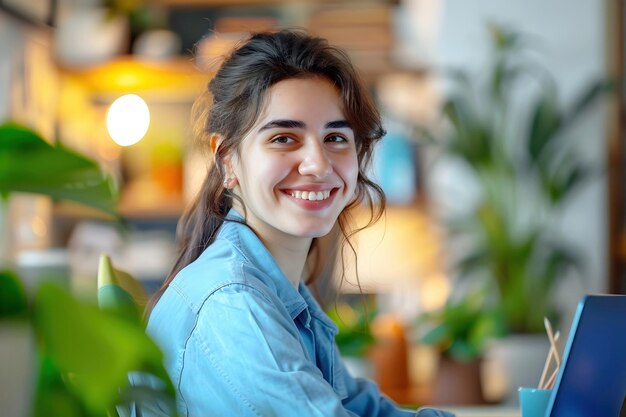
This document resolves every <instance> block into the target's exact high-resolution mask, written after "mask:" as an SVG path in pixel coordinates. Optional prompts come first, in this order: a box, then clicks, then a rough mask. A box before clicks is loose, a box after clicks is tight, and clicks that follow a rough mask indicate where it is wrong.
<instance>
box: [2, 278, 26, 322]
mask: <svg viewBox="0 0 626 417" xmlns="http://www.w3.org/2000/svg"><path fill="white" fill-rule="evenodd" d="M27 312H28V302H27V300H26V291H25V290H24V286H23V285H22V282H21V281H20V279H19V277H18V276H17V275H16V274H15V273H14V272H13V271H9V270H6V269H5V270H0V319H7V318H25V317H26V314H27Z"/></svg>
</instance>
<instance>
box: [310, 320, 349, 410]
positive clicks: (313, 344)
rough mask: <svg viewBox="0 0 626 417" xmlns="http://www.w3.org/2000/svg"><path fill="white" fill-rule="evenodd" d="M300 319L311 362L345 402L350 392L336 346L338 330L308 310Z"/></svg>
mask: <svg viewBox="0 0 626 417" xmlns="http://www.w3.org/2000/svg"><path fill="white" fill-rule="evenodd" d="M300 317H301V319H302V321H301V323H300V324H301V325H302V326H303V327H304V329H303V330H302V331H301V335H302V336H303V339H304V340H305V345H306V350H307V352H308V353H309V358H310V360H311V361H312V362H314V363H315V365H316V366H317V368H318V369H319V370H320V371H321V372H322V376H323V377H324V379H325V380H326V381H327V382H328V383H329V384H330V385H331V386H332V387H333V389H334V390H335V392H336V393H337V396H338V397H339V398H340V399H342V400H343V399H344V398H346V397H347V396H348V390H347V387H346V383H345V375H344V368H343V366H342V365H341V357H340V355H339V351H338V350H337V348H336V346H335V334H336V329H333V328H331V327H329V326H328V325H327V324H325V323H324V322H322V321H321V320H319V319H317V318H316V317H315V316H311V315H310V314H309V312H308V311H306V310H305V311H303V313H302V314H301V315H300Z"/></svg>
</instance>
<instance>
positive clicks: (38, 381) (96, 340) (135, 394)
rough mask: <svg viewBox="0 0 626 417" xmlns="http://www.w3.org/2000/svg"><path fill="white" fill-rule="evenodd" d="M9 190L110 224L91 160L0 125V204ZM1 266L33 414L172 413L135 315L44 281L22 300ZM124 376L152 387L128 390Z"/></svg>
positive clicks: (108, 202)
mask: <svg viewBox="0 0 626 417" xmlns="http://www.w3.org/2000/svg"><path fill="white" fill-rule="evenodd" d="M13 192H28V193H36V194H42V195H46V196H50V197H52V198H55V199H66V200H73V201H76V202H79V203H82V204H85V205H88V206H91V207H94V208H96V209H98V210H100V211H103V212H105V213H107V214H109V215H111V216H112V218H117V215H116V211H115V205H116V196H117V193H116V190H115V187H114V184H113V181H112V179H111V178H110V177H108V176H106V175H104V174H103V172H102V171H101V169H100V168H99V167H98V165H97V164H96V163H95V162H94V161H92V160H90V159H88V158H86V157H84V156H82V155H80V154H77V153H75V152H73V151H71V150H69V149H66V148H64V147H63V146H61V145H51V144H49V143H48V142H46V141H45V140H44V139H43V138H41V137H40V136H39V135H38V134H37V133H36V132H34V131H33V130H31V129H28V128H26V127H24V126H20V125H17V124H13V123H7V124H3V125H0V198H1V199H2V200H3V201H5V202H6V201H7V200H8V199H9V197H10V195H11V194H12V193H13ZM0 259H2V258H0ZM8 268H9V266H8V265H1V264H0V325H2V324H11V326H14V325H23V326H25V327H26V328H28V329H30V332H31V334H33V335H34V338H35V345H36V348H35V351H36V357H35V358H33V360H36V361H37V364H36V366H35V369H36V372H35V381H33V384H34V385H36V387H35V390H34V398H33V407H32V410H31V411H32V415H34V416H37V417H39V416H42V417H43V416H52V417H54V416H63V417H74V416H76V417H79V416H80V417H106V416H110V415H115V413H116V407H118V406H124V405H127V406H128V405H129V404H130V403H131V402H135V403H143V404H151V405H153V404H156V403H164V404H165V405H164V407H165V408H166V409H169V412H170V415H172V414H174V413H175V412H174V410H173V408H174V407H173V399H174V389H173V386H172V384H171V381H170V380H169V378H168V376H167V374H166V372H165V370H164V367H163V365H162V355H161V352H160V351H159V349H158V347H157V346H156V345H155V344H154V342H153V341H152V340H151V339H150V338H149V337H148V335H147V334H146V333H145V331H144V326H143V323H142V321H141V318H140V317H139V316H137V317H134V318H128V317H127V316H125V315H124V314H123V313H124V311H125V310H124V311H122V310H123V309H122V308H121V307H120V309H115V308H110V309H107V310H101V309H99V308H98V307H97V306H95V305H91V304H89V303H87V302H84V301H81V300H78V299H76V298H75V297H74V296H73V295H72V294H71V293H70V292H69V290H68V289H66V288H63V287H61V286H59V285H57V284H53V283H48V282H45V281H44V283H43V284H41V285H40V286H39V287H38V288H37V289H36V291H35V293H34V294H28V293H27V292H26V291H25V290H24V287H23V285H22V282H21V280H20V278H19V276H18V274H17V273H16V272H14V271H11V270H10V269H8ZM94 279H95V277H94ZM118 310H119V311H118ZM1 359H2V360H3V361H4V360H9V359H8V358H1ZM129 372H144V373H147V374H150V375H152V376H153V377H155V378H156V381H158V382H157V383H156V384H147V385H142V386H130V385H129V383H128V381H129V379H128V376H129ZM9 409H10V408H9Z"/></svg>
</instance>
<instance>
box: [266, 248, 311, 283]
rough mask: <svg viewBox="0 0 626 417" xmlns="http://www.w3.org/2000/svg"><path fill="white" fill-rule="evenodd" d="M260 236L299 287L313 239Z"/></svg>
mask: <svg viewBox="0 0 626 417" xmlns="http://www.w3.org/2000/svg"><path fill="white" fill-rule="evenodd" d="M259 238H260V239H261V241H262V242H263V244H264V245H265V247H266V248H267V249H268V250H269V251H270V253H271V254H272V256H273V257H274V259H275V260H276V263H277V264H278V266H279V267H280V270H281V271H283V274H285V276H286V277H287V278H288V279H289V281H290V282H291V284H292V285H293V286H294V287H295V288H298V285H299V284H300V280H301V278H302V272H303V271H304V265H305V263H306V258H307V256H308V253H309V247H310V246H311V241H312V239H307V238H292V239H287V240H282V239H281V240H278V239H265V238H263V236H259Z"/></svg>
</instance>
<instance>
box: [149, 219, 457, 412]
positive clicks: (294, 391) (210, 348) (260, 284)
mask: <svg viewBox="0 0 626 417" xmlns="http://www.w3.org/2000/svg"><path fill="white" fill-rule="evenodd" d="M229 216H238V215H237V213H236V212H234V211H233V210H231V212H230V213H229ZM148 333H149V334H150V335H151V336H152V337H153V338H154V340H155V341H156V342H157V344H158V345H159V346H160V347H161V349H162V350H163V352H164V355H165V366H166V369H167V370H168V372H169V374H170V377H171V378H172V381H173V383H174V386H175V387H176V388H177V407H178V410H179V412H180V414H181V415H182V416H192V417H208V416H238V417H245V416H250V417H252V416H254V417H259V416H298V417H313V416H324V417H339V416H363V417H365V416H372V417H373V416H381V417H382V416H385V417H408V416H413V415H415V412H414V411H413V412H411V411H407V410H402V409H400V408H398V407H397V406H396V405H395V404H394V403H393V402H392V401H391V400H389V399H388V398H387V397H385V396H383V395H381V393H380V392H379V390H378V388H377V387H376V385H375V384H374V383H373V382H371V381H368V380H363V379H358V378H352V377H351V376H350V375H349V374H348V371H347V370H346V368H345V367H344V365H343V363H342V361H341V358H340V356H339V354H338V350H337V347H336V345H335V342H334V338H335V335H336V334H337V327H336V326H335V324H334V323H333V322H332V321H331V320H330V319H329V318H328V317H327V316H326V314H325V313H324V312H323V311H322V309H321V308H320V306H319V305H318V304H317V302H316V301H315V299H314V298H313V297H312V296H311V294H310V293H309V290H308V289H307V287H306V286H305V285H304V284H303V283H301V284H300V285H299V288H298V289H296V288H294V286H293V285H292V284H291V283H290V281H289V280H288V279H287V277H286V276H285V275H284V274H283V273H282V271H281V270H280V268H279V267H278V265H277V264H276V261H275V260H274V258H273V257H272V255H271V254H270V253H269V251H268V250H267V249H266V248H265V246H264V245H263V244H262V243H261V241H260V240H259V239H258V237H257V236H256V235H255V234H254V232H253V231H252V230H251V229H249V228H248V227H247V226H245V225H242V224H239V223H236V222H225V223H224V225H223V226H222V227H221V229H220V230H219V232H218V236H217V238H216V240H215V242H214V243H213V244H212V245H210V246H209V247H208V248H207V249H206V250H205V251H204V253H202V255H201V256H200V257H199V258H198V259H197V260H196V261H194V262H193V263H191V264H190V265H188V266H187V267H186V268H184V269H183V270H182V271H181V272H180V273H179V274H178V275H177V276H176V277H175V278H174V280H173V281H172V282H171V283H170V285H169V287H168V289H167V290H166V291H165V293H164V294H163V296H162V297H161V299H160V300H159V302H158V303H157V305H156V307H155V308H154V310H153V311H152V313H151V315H150V319H149V322H148ZM418 415H419V416H422V415H423V416H446V415H448V414H447V413H442V412H439V411H438V410H424V411H423V412H420V413H419V414H418Z"/></svg>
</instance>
